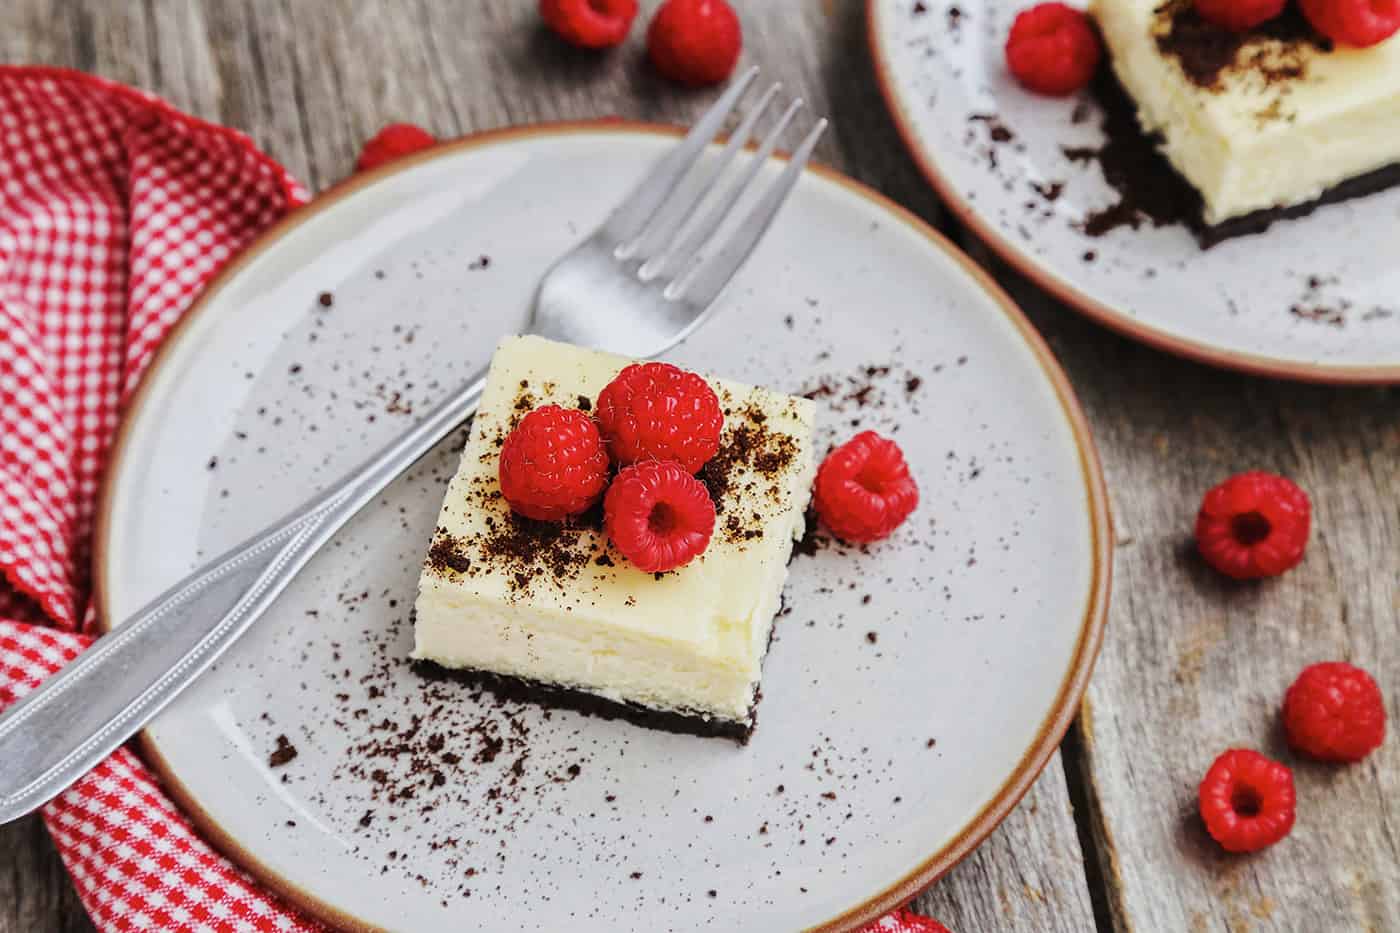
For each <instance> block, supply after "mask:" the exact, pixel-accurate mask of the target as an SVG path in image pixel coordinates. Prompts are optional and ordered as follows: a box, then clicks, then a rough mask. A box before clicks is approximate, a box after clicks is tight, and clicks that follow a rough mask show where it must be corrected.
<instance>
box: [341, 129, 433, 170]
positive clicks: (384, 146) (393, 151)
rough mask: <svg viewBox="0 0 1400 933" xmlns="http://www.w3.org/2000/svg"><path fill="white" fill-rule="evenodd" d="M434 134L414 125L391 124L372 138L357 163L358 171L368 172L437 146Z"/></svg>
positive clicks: (361, 151)
mask: <svg viewBox="0 0 1400 933" xmlns="http://www.w3.org/2000/svg"><path fill="white" fill-rule="evenodd" d="M436 144H437V139H435V138H434V137H433V134H432V133H429V132H428V131H427V130H425V129H423V128H422V127H421V126H414V125H413V124H412V123H390V124H389V125H388V126H386V127H384V129H382V130H380V131H379V132H378V133H375V134H374V136H372V137H370V140H369V142H367V143H365V147H364V148H363V149H361V150H360V158H359V160H358V161H357V162H356V163H355V168H356V170H357V171H361V172H367V171H369V170H370V169H372V168H378V167H379V166H381V165H383V164H385V163H386V162H392V161H394V160H395V159H398V158H400V157H402V156H406V155H408V154H409V153H411V152H417V151H418V150H419V149H427V148H428V147H429V146H432V145H436Z"/></svg>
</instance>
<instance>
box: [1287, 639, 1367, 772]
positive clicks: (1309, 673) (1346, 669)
mask: <svg viewBox="0 0 1400 933" xmlns="http://www.w3.org/2000/svg"><path fill="white" fill-rule="evenodd" d="M1283 728H1284V731H1285V732H1287V733H1288V744H1289V745H1291V746H1293V747H1294V748H1295V749H1297V750H1298V751H1300V752H1302V753H1303V754H1305V755H1311V756H1312V757H1314V758H1318V759H1321V760H1322V761H1347V762H1350V761H1360V760H1361V759H1363V758H1365V757H1366V756H1367V755H1369V754H1371V752H1373V751H1375V750H1376V749H1377V748H1379V747H1380V744H1381V742H1383V741H1384V740H1385V700H1384V699H1382V697H1381V688H1380V687H1378V686H1376V682H1375V680H1374V679H1372V677H1371V675H1370V674H1368V673H1366V672H1365V671H1363V670H1362V669H1361V668H1359V667H1352V666H1351V665H1350V664H1345V663H1343V662H1341V661H1332V662H1326V663H1323V664H1313V665H1311V666H1310V667H1305V668H1303V673H1301V674H1299V675H1298V679H1297V680H1295V681H1294V682H1293V686H1291V687H1289V688H1288V693H1287V695H1285V696H1284V698H1283Z"/></svg>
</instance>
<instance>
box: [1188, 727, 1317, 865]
mask: <svg viewBox="0 0 1400 933" xmlns="http://www.w3.org/2000/svg"><path fill="white" fill-rule="evenodd" d="M1200 801H1201V819H1203V820H1205V823H1206V831H1207V832H1209V833H1210V835H1211V838H1213V839H1214V840H1215V841H1216V842H1218V843H1220V845H1221V847H1222V848H1224V849H1225V850H1226V851H1227V852H1257V851H1259V850H1260V849H1263V848H1266V847H1268V846H1271V845H1273V844H1274V843H1275V842H1278V841H1279V840H1280V839H1282V838H1283V837H1284V836H1287V835H1288V832H1289V830H1291V829H1292V828H1293V818H1294V816H1295V812H1294V808H1295V806H1296V804H1297V798H1296V797H1295V795H1294V792H1293V772H1292V771H1289V770H1288V768H1286V767H1284V766H1283V765H1281V764H1279V763H1278V762H1277V761H1270V760H1269V759H1268V758H1265V757H1264V756H1263V755H1261V754H1259V753H1258V752H1255V751H1250V750H1249V749H1246V748H1232V749H1230V750H1229V751H1227V752H1225V753H1224V754H1223V755H1221V756H1220V757H1219V758H1217V759H1215V763H1214V764H1212V765H1211V766H1210V770H1209V771H1207V772H1206V776H1205V777H1204V778H1202V779H1201V791H1200Z"/></svg>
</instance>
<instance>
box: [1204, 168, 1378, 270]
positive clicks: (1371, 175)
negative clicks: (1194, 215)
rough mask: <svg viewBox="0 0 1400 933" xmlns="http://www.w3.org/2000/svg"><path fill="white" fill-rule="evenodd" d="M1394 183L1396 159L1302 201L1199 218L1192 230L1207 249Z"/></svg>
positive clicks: (1376, 191)
mask: <svg viewBox="0 0 1400 933" xmlns="http://www.w3.org/2000/svg"><path fill="white" fill-rule="evenodd" d="M1397 186H1400V162H1395V163H1392V164H1390V165H1387V166H1384V167H1383V168H1378V169H1376V170H1375V171H1374V172H1367V173H1366V174H1365V175H1358V176H1356V177H1355V178H1348V179H1347V180H1346V181H1344V182H1342V183H1341V184H1339V185H1333V186H1332V187H1331V188H1328V189H1327V190H1326V191H1324V192H1323V193H1322V195H1321V197H1318V198H1316V199H1315V200H1312V201H1308V202H1307V203H1305V204H1297V205H1294V206H1293V207H1272V208H1266V209H1264V210H1260V211H1255V212H1253V213H1252V214H1244V215H1242V216H1240V217H1232V218H1230V219H1229V220H1226V221H1224V222H1223V223H1219V224H1216V225H1214V226H1208V225H1207V224H1206V223H1205V222H1204V221H1202V222H1200V223H1199V224H1198V225H1197V226H1196V229H1195V233H1196V237H1197V238H1198V239H1199V240H1200V241H1201V246H1202V247H1205V248H1207V249H1208V248H1210V247H1212V246H1215V245H1216V244H1217V243H1223V242H1224V241H1225V240H1232V239H1234V238H1235V237H1241V236H1249V235H1251V234H1255V233H1263V232H1264V231H1265V230H1267V229H1269V228H1270V227H1272V226H1273V225H1274V224H1275V223H1278V222H1279V221H1281V220H1293V219H1295V218H1298V217H1306V216H1307V215H1309V214H1311V213H1312V212H1313V211H1315V210H1317V209H1318V208H1320V207H1326V206H1327V205H1329V204H1337V203H1339V202H1342V201H1350V200H1352V199H1353V198H1364V197H1366V196H1368V195H1372V194H1377V193H1379V192H1381V191H1385V190H1386V189H1387V188H1394V187H1397Z"/></svg>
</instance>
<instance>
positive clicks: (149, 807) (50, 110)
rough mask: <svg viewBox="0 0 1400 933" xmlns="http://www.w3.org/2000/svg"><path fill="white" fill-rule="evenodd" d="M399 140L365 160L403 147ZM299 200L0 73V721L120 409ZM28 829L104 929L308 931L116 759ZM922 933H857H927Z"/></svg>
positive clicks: (288, 185) (135, 122)
mask: <svg viewBox="0 0 1400 933" xmlns="http://www.w3.org/2000/svg"><path fill="white" fill-rule="evenodd" d="M420 132H421V131H420ZM403 135H404V134H403V132H402V127H398V128H395V127H390V128H387V129H386V130H385V132H384V133H381V134H380V136H379V137H376V138H375V139H374V140H371V141H370V143H369V144H368V145H367V146H366V156H365V158H367V159H368V158H369V157H370V156H373V160H372V161H373V162H374V164H378V163H379V162H382V161H385V160H386V159H387V158H392V157H394V156H396V155H399V154H402V151H407V150H406V149H403V145H402V139H401V138H400V137H402V136H403ZM417 145H421V143H419V144H417ZM400 150H402V151H400ZM306 199H307V194H306V192H305V191H304V190H303V189H302V188H301V187H300V186H299V185H298V184H297V183H296V181H295V180H294V179H292V177H291V176H290V175H288V174H287V172H286V171H285V170H284V169H283V168H282V167H281V166H279V165H278V164H277V163H276V162H274V161H272V160H271V159H270V158H268V157H267V156H265V155H263V154H262V153H261V152H259V151H258V150H257V149H256V148H254V146H253V144H252V142H251V141H250V140H249V139H248V138H247V137H245V136H243V135H242V134H241V133H237V132H234V131H233V130H230V129H227V128H225V127H221V126H215V125H213V124H210V123H205V122H203V121H201V120H196V119H194V118H192V117H189V116H187V115H185V114H182V113H179V112H178V111H176V110H174V109H172V108H171V107H170V106H169V105H168V104H166V103H165V102H163V101H161V100H158V99H157V98H155V97H152V96H150V95H147V94H143V93H140V92H137V91H134V90H132V89H130V88H127V87H123V86H121V85H118V84H114V83H112V82H110V81H104V80H102V79H100V78H95V77H91V76H89V75H84V74H80V73H78V72H72V71H67V70H63V69H56V68H33V67H6V66H0V710H3V709H4V708H5V707H7V706H9V705H10V704H11V703H13V702H15V701H16V700H18V699H19V698H20V697H22V696H24V695H25V694H26V693H28V692H29V691H31V690H33V689H34V688H35V687H37V686H38V685H39V684H40V683H41V682H42V681H43V680H44V678H46V677H48V676H49V675H50V674H52V673H53V672H54V671H56V670H58V669H59V668H60V667H62V666H63V665H64V664H66V663H68V662H69V661H71V660H73V658H75V657H76V656H77V655H78V653H79V652H81V651H82V650H83V648H84V647H86V646H87V645H88V643H89V642H90V641H91V638H90V637H89V636H88V635H85V634H83V631H85V630H87V631H90V630H91V627H92V626H91V623H92V608H91V605H90V604H89V602H88V599H89V595H90V589H89V583H90V580H89V576H90V573H89V569H90V568H89V561H90V557H91V539H92V521H93V510H94V508H95V506H96V494H97V485H98V480H99V477H100V475H101V470H102V464H103V459H104V457H105V454H106V450H107V446H108V443H109V442H110V440H111V437H112V433H113V430H114V429H115V427H116V424H117V418H118V415H119V414H120V411H121V407H122V402H123V401H124V400H125V398H126V397H127V395H128V394H129V393H130V392H131V390H132V389H133V388H134V387H135V385H136V382H137V380H138V378H139V377H140V375H141V372H142V371H143V370H144V369H145V367H146V364H147V363H148V362H149V361H150V358H151V354H152V352H153V351H154V350H155V348H156V346H157V345H158V344H159V343H160V341H161V340H162V338H164V336H165V334H166V333H167V331H169V329H170V326H171V325H172V324H173V323H174V322H175V321H176V320H177V319H178V318H179V317H180V315H181V314H183V313H184V312H185V310H186V309H187V308H188V307H189V306H190V304H191V302H192V301H193V300H194V298H195V296H196V295H197V294H198V293H199V291H200V290H201V289H202V288H203V287H204V285H205V284H206V283H207V282H208V281H209V279H210V278H211V277H212V276H213V275H214V273H215V272H216V271H218V269H219V267H220V266H222V265H223V264H224V263H225V262H227V261H228V260H229V259H230V258H231V257H232V256H234V255H235V254H236V253H238V251H239V250H241V249H242V248H243V247H244V246H246V245H247V244H248V243H249V242H251V241H252V240H253V239H254V238H255V237H256V236H257V235H258V234H259V233H261V232H262V231H263V230H265V229H266V228H267V227H268V226H269V225H271V224H272V223H273V222H274V221H276V220H277V219H278V218H279V217H281V216H282V215H284V214H285V213H286V212H287V211H288V210H290V209H292V208H294V207H296V206H298V205H300V204H302V203H303V202H305V201H306ZM43 817H44V822H45V824H46V825H47V826H48V829H49V832H50V834H51V835H52V836H53V839H54V842H55V843H56V844H57V846H58V851H59V854H60V855H61V856H62V858H63V862H64V864H65V865H66V866H67V867H68V871H69V872H70V873H71V874H72V876H73V883H74V884H75V885H76V887H77V890H78V896H79V897H80V898H81V899H82V902H83V906H84V907H86V908H87V911H88V913H89V914H90V915H91V916H92V919H93V922H94V923H96V925H97V927H98V928H99V929H101V930H103V931H105V933H113V931H120V933H128V931H137V930H148V931H159V933H176V931H191V933H251V931H271V930H321V929H323V928H322V927H321V926H320V925H319V924H317V923H316V922H315V921H314V920H312V919H310V918H308V917H306V916H304V915H303V914H301V913H299V912H298V911H296V910H295V909H294V908H292V907H291V906H289V905H287V904H285V903H283V902H282V901H281V900H279V899H278V898H277V897H276V896H275V895H273V894H271V893H270V892H268V891H266V890H264V889H262V888H260V887H259V886H258V885H257V883H256V882H255V881H253V879H251V878H249V877H248V876H247V875H246V874H244V873H243V872H242V871H241V870H239V869H238V868H237V867H235V866H234V865H233V864H232V863H231V862H229V861H228V860H227V859H225V858H224V857H223V856H221V855H219V854H218V853H217V852H215V851H214V850H213V849H212V848H210V846H209V844H208V843H207V842H205V841H204V840H203V839H202V838H200V836H199V835H198V834H197V833H196V832H195V830H194V828H193V827H192V826H191V825H190V822H189V821H188V820H187V819H186V818H185V817H184V815H183V814H182V813H181V812H180V811H179V810H178V809H177V808H176V806H175V805H174V804H173V803H171V801H170V799H169V798H167V797H166V796H165V793H164V791H162V790H161V787H160V784H159V782H158V780H157V778H156V776H155V775H154V774H153V773H152V772H151V771H150V770H149V769H148V768H147V767H146V765H145V764H144V763H143V762H142V761H141V759H140V758H138V757H137V756H136V755H135V754H134V753H133V752H132V751H130V750H129V749H122V750H121V751H119V752H117V753H116V754H115V755H113V756H112V757H111V758H109V759H107V760H106V761H105V762H103V763H102V764H101V765H100V766H98V768H97V769H96V770H94V771H93V772H92V773H91V774H89V775H88V776H87V777H85V778H83V779H82V780H81V781H79V782H78V783H77V784H75V785H74V786H73V787H72V788H71V789H69V790H68V791H67V792H66V793H64V794H63V795H62V796H61V797H59V798H58V799H57V800H55V801H53V802H52V803H50V804H49V805H48V806H46V807H44V810H43ZM921 919H922V918H916V917H913V916H912V915H910V914H908V913H905V912H903V911H899V912H896V913H894V914H891V915H890V916H888V917H886V918H884V919H883V920H881V921H877V923H876V924H874V925H872V926H871V927H869V928H868V929H869V931H879V933H884V931H889V933H905V931H908V933H919V931H926V930H939V931H941V930H942V928H941V927H937V926H933V927H926V926H921V925H919V922H920V920H921Z"/></svg>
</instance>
